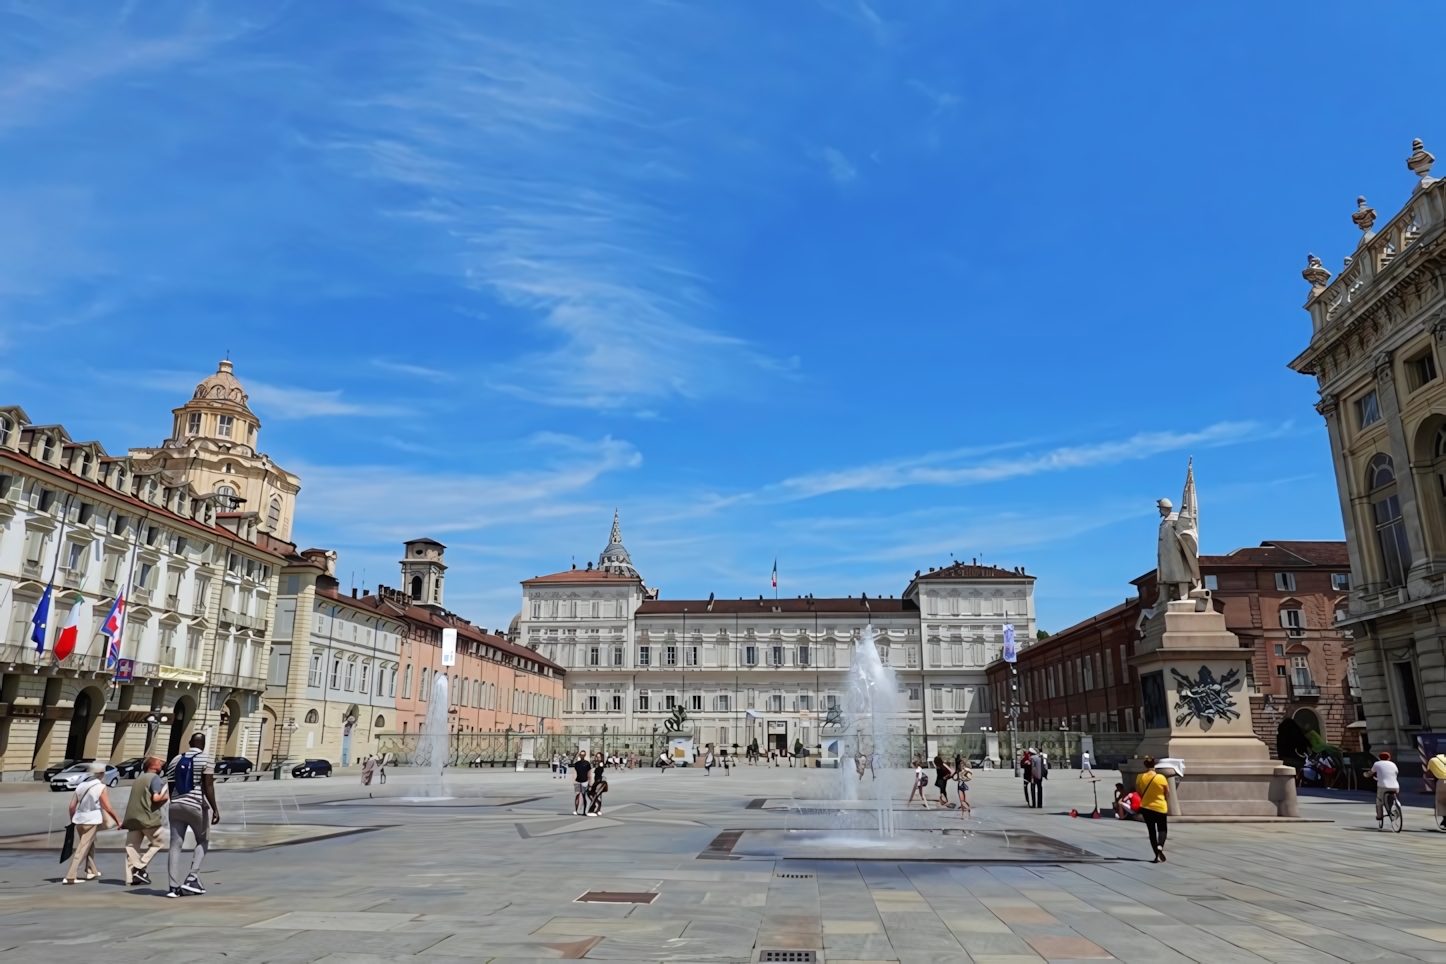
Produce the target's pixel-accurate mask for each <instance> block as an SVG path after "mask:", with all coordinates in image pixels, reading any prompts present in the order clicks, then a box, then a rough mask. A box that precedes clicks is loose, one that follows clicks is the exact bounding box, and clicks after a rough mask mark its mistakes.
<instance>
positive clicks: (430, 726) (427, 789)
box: [416, 673, 451, 800]
mask: <svg viewBox="0 0 1446 964" xmlns="http://www.w3.org/2000/svg"><path fill="white" fill-rule="evenodd" d="M433 678H434V682H433V683H432V702H431V703H430V704H429V705H428V706H427V719H426V722H424V723H423V724H422V731H421V732H420V733H418V734H417V753H416V765H417V766H419V767H422V768H424V769H425V770H426V771H427V773H426V779H425V780H424V781H423V784H422V796H423V797H424V798H429V799H436V800H450V799H451V797H449V796H447V795H446V785H445V783H444V782H443V779H442V768H443V767H444V766H446V765H447V756H448V753H449V751H450V747H449V745H448V744H449V740H448V736H447V674H446V673H437V674H435V675H434V677H433Z"/></svg>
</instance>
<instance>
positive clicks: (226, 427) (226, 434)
mask: <svg viewBox="0 0 1446 964" xmlns="http://www.w3.org/2000/svg"><path fill="white" fill-rule="evenodd" d="M235 421H236V420H235V419H234V418H232V417H231V416H230V415H218V416H217V417H216V434H217V435H219V436H221V437H222V438H230V437H231V426H232V424H234V423H235Z"/></svg>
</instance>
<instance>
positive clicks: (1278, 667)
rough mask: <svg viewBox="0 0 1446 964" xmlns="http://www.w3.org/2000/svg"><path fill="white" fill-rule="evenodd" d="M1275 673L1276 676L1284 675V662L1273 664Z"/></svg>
mask: <svg viewBox="0 0 1446 964" xmlns="http://www.w3.org/2000/svg"><path fill="white" fill-rule="evenodd" d="M1275 675H1276V676H1281V677H1283V676H1285V664H1284V663H1276V664H1275Z"/></svg>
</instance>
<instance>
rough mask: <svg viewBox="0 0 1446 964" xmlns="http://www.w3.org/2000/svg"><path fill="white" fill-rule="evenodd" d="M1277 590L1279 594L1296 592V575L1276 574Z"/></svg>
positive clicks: (1290, 573)
mask: <svg viewBox="0 0 1446 964" xmlns="http://www.w3.org/2000/svg"><path fill="white" fill-rule="evenodd" d="M1275 588H1276V589H1277V590H1278V591H1279V592H1295V573H1293V572H1277V573H1276V574H1275Z"/></svg>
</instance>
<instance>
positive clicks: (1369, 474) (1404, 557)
mask: <svg viewBox="0 0 1446 964" xmlns="http://www.w3.org/2000/svg"><path fill="white" fill-rule="evenodd" d="M1366 486H1367V488H1368V489H1369V491H1370V498H1371V513H1372V515H1373V521H1374V522H1375V526H1376V545H1377V547H1378V548H1379V549H1380V552H1381V568H1382V571H1383V573H1384V575H1385V577H1386V585H1387V586H1388V587H1390V586H1401V585H1404V584H1405V582H1406V571H1407V570H1408V569H1410V568H1411V547H1410V545H1409V544H1408V543H1407V542H1406V524H1405V522H1404V521H1403V520H1402V519H1401V500H1400V497H1399V496H1398V495H1397V493H1396V471H1395V466H1394V464H1393V463H1392V462H1391V457H1390V456H1389V455H1387V454H1385V453H1384V452H1380V453H1377V454H1376V455H1375V456H1373V457H1372V458H1371V461H1370V462H1369V463H1368V464H1367V466H1366Z"/></svg>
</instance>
